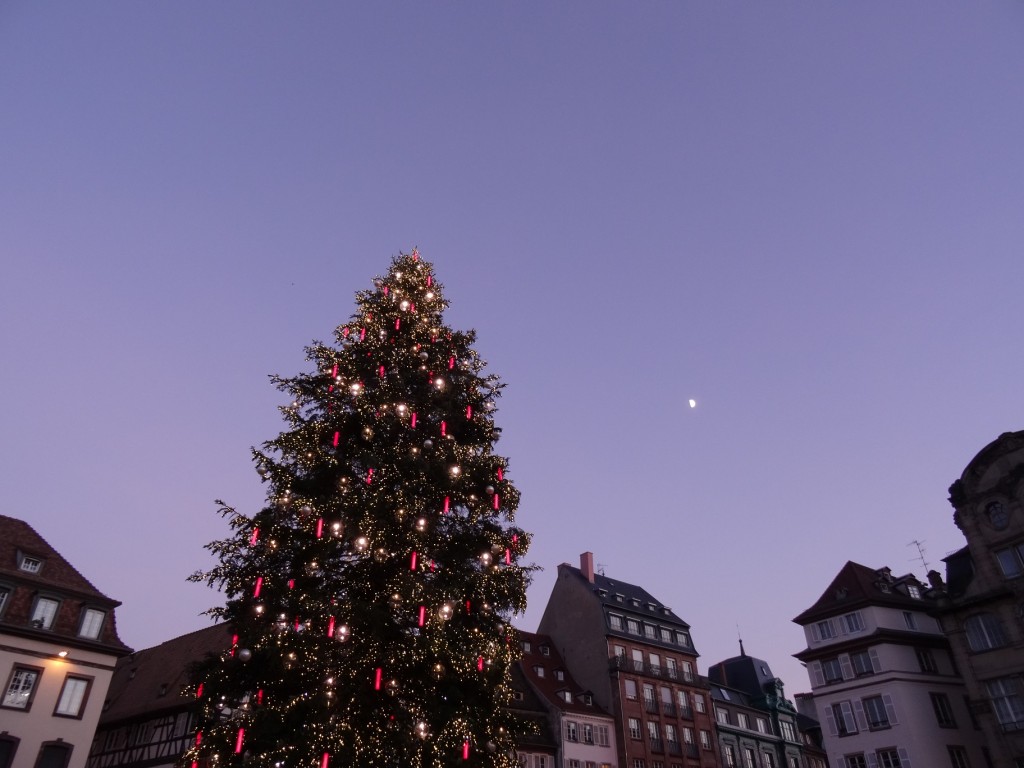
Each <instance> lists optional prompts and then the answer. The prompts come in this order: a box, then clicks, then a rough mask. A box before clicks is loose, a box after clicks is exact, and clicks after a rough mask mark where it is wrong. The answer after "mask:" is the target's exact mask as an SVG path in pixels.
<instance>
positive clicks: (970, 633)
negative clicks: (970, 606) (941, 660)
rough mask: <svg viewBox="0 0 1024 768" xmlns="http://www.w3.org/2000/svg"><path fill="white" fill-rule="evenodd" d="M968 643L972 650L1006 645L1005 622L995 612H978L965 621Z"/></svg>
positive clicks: (984, 649) (983, 649)
mask: <svg viewBox="0 0 1024 768" xmlns="http://www.w3.org/2000/svg"><path fill="white" fill-rule="evenodd" d="M964 631H965V632H966V633H967V644H968V645H969V646H970V647H971V650H972V651H975V652H978V651H990V650H992V649H993V648H1001V647H1002V646H1004V645H1006V634H1005V633H1004V632H1003V624H1002V622H1001V621H999V618H998V617H997V616H996V615H995V614H993V613H976V614H974V615H973V616H968V617H967V619H966V621H964Z"/></svg>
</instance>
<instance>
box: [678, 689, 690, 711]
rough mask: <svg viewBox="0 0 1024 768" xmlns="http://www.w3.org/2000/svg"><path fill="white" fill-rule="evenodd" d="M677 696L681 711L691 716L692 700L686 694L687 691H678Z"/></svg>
mask: <svg viewBox="0 0 1024 768" xmlns="http://www.w3.org/2000/svg"><path fill="white" fill-rule="evenodd" d="M676 698H677V699H678V701H679V711H680V713H681V714H683V715H684V716H686V717H689V716H690V701H689V699H688V697H687V695H686V691H676Z"/></svg>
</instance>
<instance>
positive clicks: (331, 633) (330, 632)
mask: <svg viewBox="0 0 1024 768" xmlns="http://www.w3.org/2000/svg"><path fill="white" fill-rule="evenodd" d="M327 636H328V637H334V617H333V616H331V618H330V620H329V621H328V622H327Z"/></svg>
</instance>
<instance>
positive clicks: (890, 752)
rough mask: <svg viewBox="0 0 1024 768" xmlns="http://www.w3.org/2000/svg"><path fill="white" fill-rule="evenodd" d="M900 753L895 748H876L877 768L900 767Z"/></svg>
mask: <svg viewBox="0 0 1024 768" xmlns="http://www.w3.org/2000/svg"><path fill="white" fill-rule="evenodd" d="M901 765H902V763H901V762H900V753H899V752H897V751H896V750H895V749H880V750H878V768H900V766H901Z"/></svg>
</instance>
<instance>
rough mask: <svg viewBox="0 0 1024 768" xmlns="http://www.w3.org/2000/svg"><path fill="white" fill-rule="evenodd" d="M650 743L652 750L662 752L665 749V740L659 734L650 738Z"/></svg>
mask: <svg viewBox="0 0 1024 768" xmlns="http://www.w3.org/2000/svg"><path fill="white" fill-rule="evenodd" d="M649 743H650V745H651V752H658V753H661V752H664V751H665V742H663V741H662V740H661V739H659V738H658V737H657V736H652V737H651V738H650V739H649Z"/></svg>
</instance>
